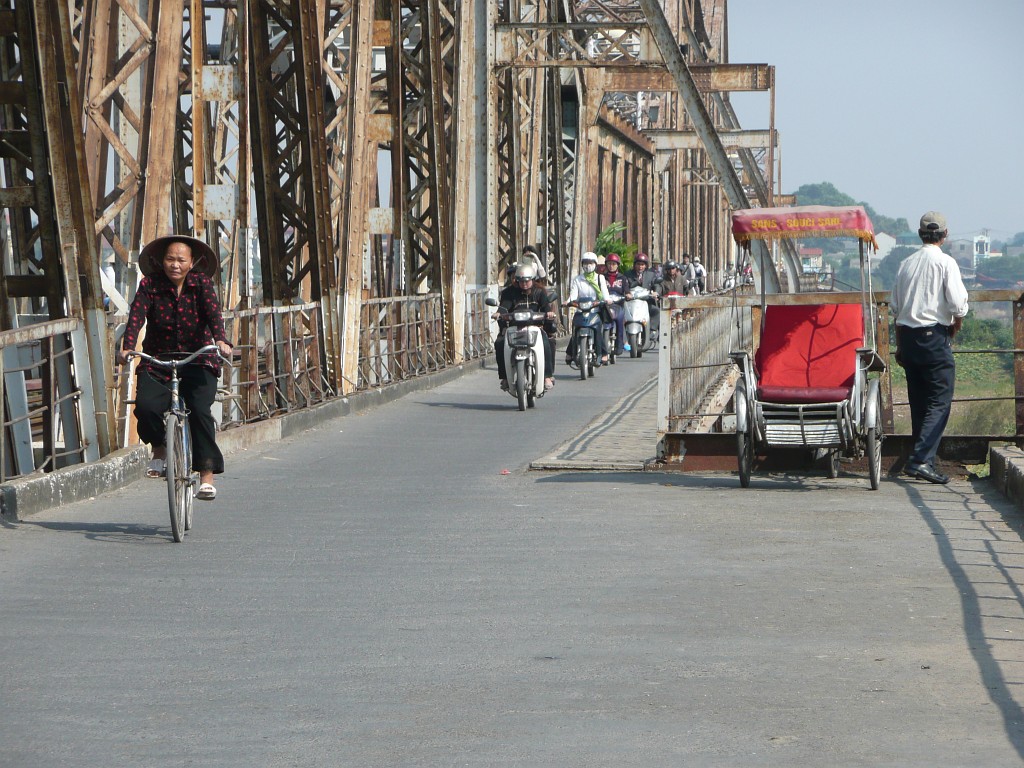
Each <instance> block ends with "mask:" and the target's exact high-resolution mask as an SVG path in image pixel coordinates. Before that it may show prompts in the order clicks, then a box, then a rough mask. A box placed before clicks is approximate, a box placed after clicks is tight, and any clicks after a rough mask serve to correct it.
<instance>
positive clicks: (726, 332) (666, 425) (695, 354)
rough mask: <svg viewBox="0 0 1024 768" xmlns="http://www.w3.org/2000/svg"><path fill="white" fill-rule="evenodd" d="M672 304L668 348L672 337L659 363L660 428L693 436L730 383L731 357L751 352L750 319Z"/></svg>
mask: <svg viewBox="0 0 1024 768" xmlns="http://www.w3.org/2000/svg"><path fill="white" fill-rule="evenodd" d="M669 301H670V303H669V304H668V306H667V307H666V309H665V310H664V311H663V313H662V320H661V323H662V325H661V333H662V340H663V342H664V341H665V329H666V328H667V329H669V334H668V338H667V343H662V345H661V346H662V351H661V358H660V360H659V385H658V388H659V397H658V423H659V425H661V426H660V429H661V431H664V432H690V431H695V430H700V429H702V425H704V423H705V422H706V420H707V418H708V416H709V412H710V411H711V410H712V409H711V408H709V407H708V406H709V405H710V404H711V402H712V401H713V399H714V395H715V393H716V392H717V391H718V390H720V389H721V388H722V387H724V386H727V385H729V384H730V383H731V381H730V375H731V374H733V372H734V370H735V365H734V364H733V362H732V360H730V359H729V352H731V351H734V350H740V349H746V350H748V351H749V350H750V345H751V321H750V313H749V312H748V311H743V312H737V311H736V310H735V309H733V308H731V307H728V306H710V307H695V308H687V307H685V304H686V300H678V299H671V300H669ZM715 415H717V414H715Z"/></svg>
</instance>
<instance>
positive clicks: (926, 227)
mask: <svg viewBox="0 0 1024 768" xmlns="http://www.w3.org/2000/svg"><path fill="white" fill-rule="evenodd" d="M920 229H921V231H922V232H945V231H946V217H945V216H943V215H942V214H941V213H939V212H938V211H928V213H926V214H925V215H924V216H922V217H921V227H920Z"/></svg>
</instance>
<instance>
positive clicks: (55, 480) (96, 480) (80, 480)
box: [0, 445, 149, 521]
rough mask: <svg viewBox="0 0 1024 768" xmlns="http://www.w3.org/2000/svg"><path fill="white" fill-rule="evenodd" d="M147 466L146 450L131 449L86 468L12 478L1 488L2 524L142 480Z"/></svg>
mask: <svg viewBox="0 0 1024 768" xmlns="http://www.w3.org/2000/svg"><path fill="white" fill-rule="evenodd" d="M148 464H149V448H147V447H146V446H144V445H133V446H131V447H129V448H121V449H120V450H117V451H114V452H113V453H111V454H110V455H108V456H104V457H103V458H102V459H100V460H99V461H94V462H91V463H89V464H75V465H74V466H71V467H63V468H61V469H57V470H54V471H53V472H47V473H46V474H42V475H29V476H28V477H20V478H15V479H14V480H10V481H8V482H6V483H4V484H3V485H0V514H2V515H3V517H4V519H5V520H9V521H14V520H24V519H25V518H26V517H28V516H30V515H34V514H36V513H38V512H42V511H43V510H44V509H51V508H52V507H59V506H60V505H62V504H71V503H72V502H75V501H82V500H84V499H88V498H92V497H93V496H99V495H101V494H104V493H106V492H107V491H111V490H113V489H115V488H120V487H121V486H124V485H128V484H129V483H134V482H135V481H136V480H141V479H142V477H143V476H144V475H145V473H146V466H147V465H148Z"/></svg>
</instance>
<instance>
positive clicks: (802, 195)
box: [796, 181, 910, 237]
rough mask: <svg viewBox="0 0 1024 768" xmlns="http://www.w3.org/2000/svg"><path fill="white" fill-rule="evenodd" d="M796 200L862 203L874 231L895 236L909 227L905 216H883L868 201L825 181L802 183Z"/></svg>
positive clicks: (799, 201) (816, 202) (801, 201)
mask: <svg viewBox="0 0 1024 768" xmlns="http://www.w3.org/2000/svg"><path fill="white" fill-rule="evenodd" d="M796 202H797V205H837V206H838V205H862V206H864V210H865V211H867V214H868V218H870V219H871V223H872V224H874V225H875V232H888V233H889V234H890V235H892V236H894V237H895V236H896V235H900V234H903V233H904V232H906V231H907V230H909V229H910V225H909V224H908V223H907V220H906V219H905V218H898V219H892V218H889V217H888V216H883V215H882V214H880V213H878V212H877V211H875V209H874V208H872V207H871V205H870V204H869V203H865V202H863V201H861V202H858V201H856V200H854V199H853V198H852V197H850V196H849V195H847V194H845V193H843V192H840V191H839V190H838V189H836V188H835V185H833V184H831V183H829V182H827V181H823V182H821V183H820V184H804V185H803V186H802V187H800V188H799V189H798V190H797V191H796Z"/></svg>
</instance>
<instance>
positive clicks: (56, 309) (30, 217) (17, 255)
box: [0, 0, 80, 328]
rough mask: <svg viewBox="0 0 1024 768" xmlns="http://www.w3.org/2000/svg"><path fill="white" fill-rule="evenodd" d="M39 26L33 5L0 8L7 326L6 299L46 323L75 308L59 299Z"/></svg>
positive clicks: (0, 200) (0, 196)
mask: <svg viewBox="0 0 1024 768" xmlns="http://www.w3.org/2000/svg"><path fill="white" fill-rule="evenodd" d="M39 24H40V22H39V21H38V20H37V18H36V9H35V8H34V7H33V2H32V0H19V1H18V2H16V3H14V6H13V8H5V9H0V82H2V83H3V86H4V87H3V88H0V131H3V135H4V136H5V137H6V138H8V139H9V141H10V147H11V149H12V150H13V151H8V152H6V153H5V156H4V157H3V170H4V179H5V181H6V184H7V185H8V186H6V187H4V188H2V189H0V206H2V207H4V208H6V209H7V212H8V216H9V219H10V227H11V245H12V247H13V251H14V259H13V265H12V266H13V269H14V272H13V273H10V274H9V273H7V271H6V270H4V274H3V275H2V276H0V284H2V285H3V289H2V292H0V300H2V304H3V306H2V310H0V311H2V312H3V313H4V316H3V318H2V319H3V327H4V328H10V327H13V326H15V325H17V319H16V317H12V316H10V315H9V314H8V313H9V308H10V304H11V301H10V300H11V299H12V298H15V297H18V296H19V295H20V296H21V297H23V298H25V299H28V301H22V302H15V303H16V304H19V305H21V307H22V308H23V309H24V310H25V311H27V312H29V313H33V314H39V313H42V312H45V313H46V314H47V316H48V317H49V318H50V319H57V318H62V317H67V316H68V314H69V310H71V309H75V310H77V309H79V308H80V307H77V306H76V307H68V306H66V303H65V301H64V296H65V279H66V276H65V274H64V264H63V259H62V254H61V245H60V237H59V232H58V228H57V218H56V217H57V211H56V207H55V198H54V194H55V191H54V187H53V184H52V181H51V176H50V168H49V164H50V134H49V131H48V126H47V122H46V105H45V98H46V97H45V94H44V85H43V82H42V81H41V77H40V66H41V65H42V62H40V56H45V53H46V50H45V49H44V50H40V46H39V44H38V42H37V40H36V37H35V33H36V30H37V28H38V26H39ZM51 53H52V52H51ZM51 97H52V98H56V96H55V95H51ZM55 107H56V105H55V104H54V105H51V108H55ZM76 274H77V270H75V271H74V272H73V275H76ZM19 278H20V279H19ZM72 280H74V277H72ZM75 282H76V286H75V287H76V289H77V281H75Z"/></svg>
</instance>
